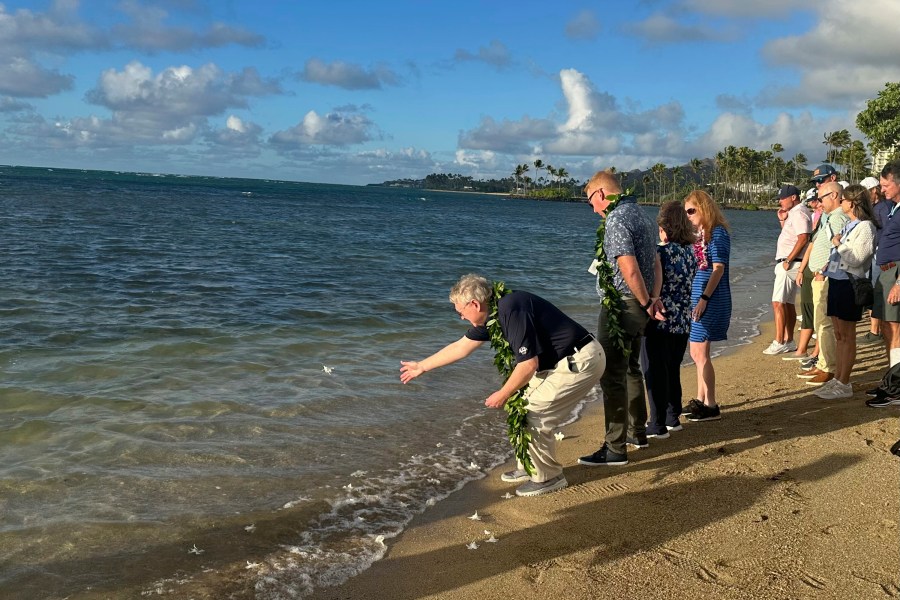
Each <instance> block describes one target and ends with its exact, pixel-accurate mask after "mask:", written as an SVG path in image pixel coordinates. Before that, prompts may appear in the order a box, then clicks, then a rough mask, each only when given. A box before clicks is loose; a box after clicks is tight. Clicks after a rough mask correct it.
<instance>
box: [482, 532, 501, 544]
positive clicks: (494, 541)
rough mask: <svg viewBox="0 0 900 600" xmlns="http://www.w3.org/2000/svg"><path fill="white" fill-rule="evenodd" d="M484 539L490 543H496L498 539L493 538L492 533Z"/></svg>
mask: <svg viewBox="0 0 900 600" xmlns="http://www.w3.org/2000/svg"><path fill="white" fill-rule="evenodd" d="M484 541H486V542H490V543H491V544H496V543H497V542H498V541H499V540H497V538H495V537H494V535H493V534H491V537H489V538H488V539H486V540H484Z"/></svg>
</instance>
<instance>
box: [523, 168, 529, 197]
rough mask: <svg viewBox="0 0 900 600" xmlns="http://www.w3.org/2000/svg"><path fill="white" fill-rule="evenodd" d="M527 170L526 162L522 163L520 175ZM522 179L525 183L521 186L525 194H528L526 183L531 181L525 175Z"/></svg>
mask: <svg viewBox="0 0 900 600" xmlns="http://www.w3.org/2000/svg"><path fill="white" fill-rule="evenodd" d="M527 172H528V163H522V175H525V173H527ZM523 181H524V182H525V185H524V186H523V187H524V188H525V194H526V195H527V194H528V184H529V183H530V182H531V177H528V176H527V175H525V177H524V179H523Z"/></svg>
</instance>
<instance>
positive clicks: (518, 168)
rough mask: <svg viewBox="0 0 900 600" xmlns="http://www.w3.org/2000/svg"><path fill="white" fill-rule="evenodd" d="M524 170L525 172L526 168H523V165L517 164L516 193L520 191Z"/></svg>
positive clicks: (515, 175) (515, 172) (514, 172)
mask: <svg viewBox="0 0 900 600" xmlns="http://www.w3.org/2000/svg"><path fill="white" fill-rule="evenodd" d="M524 172H525V170H524V169H522V165H516V170H515V171H513V177H515V179H516V193H517V194H518V193H519V178H520V177H521V176H522V174H523V173H524Z"/></svg>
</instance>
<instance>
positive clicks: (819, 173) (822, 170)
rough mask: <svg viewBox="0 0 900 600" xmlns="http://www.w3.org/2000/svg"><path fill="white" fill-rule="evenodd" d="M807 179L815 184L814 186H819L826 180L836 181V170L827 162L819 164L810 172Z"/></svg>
mask: <svg viewBox="0 0 900 600" xmlns="http://www.w3.org/2000/svg"><path fill="white" fill-rule="evenodd" d="M809 180H810V181H811V182H813V183H814V184H816V187H819V186H820V185H822V184H823V183H825V182H826V181H837V171H836V170H835V169H834V167H832V166H831V165H829V164H824V165H819V166H818V167H816V170H815V171H813V172H812V176H811V177H810V178H809Z"/></svg>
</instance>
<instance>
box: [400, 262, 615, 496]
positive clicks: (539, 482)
mask: <svg viewBox="0 0 900 600" xmlns="http://www.w3.org/2000/svg"><path fill="white" fill-rule="evenodd" d="M493 293H494V292H493V286H492V285H491V282H489V281H488V280H487V279H485V278H484V277H481V276H479V275H465V276H463V277H462V278H461V279H460V280H459V281H458V282H457V283H456V285H454V286H453V289H451V290H450V301H451V302H452V303H453V306H454V308H455V309H456V312H457V313H458V314H459V317H460V319H463V320H464V321H468V322H469V323H471V324H472V327H471V328H470V329H469V330H468V331H467V332H466V334H465V335H464V336H463V337H461V338H460V339H458V340H457V341H455V342H453V343H451V344H448V345H447V346H445V347H444V348H442V349H441V350H439V351H437V352H435V353H434V354H432V355H431V356H429V357H428V358H426V359H423V360H421V361H400V364H401V365H402V366H401V368H400V381H402V382H403V383H409V382H410V381H412V380H413V379H415V378H416V377H418V376H419V375H421V374H422V373H425V372H426V371H431V370H434V369H437V368H439V367H443V366H445V365H449V364H451V363H454V362H456V361H458V360H461V359H463V358H465V357H467V356H469V355H470V354H472V352H474V351H475V349H476V348H478V347H479V346H481V345H482V344H483V343H485V342H490V339H491V336H490V333H489V332H488V327H487V320H488V315H489V314H490V312H491V303H492V296H493ZM497 321H498V322H499V325H500V328H501V331H502V334H503V338H504V339H505V340H506V341H507V342H508V343H509V347H510V349H511V350H512V352H513V353H514V354H515V368H514V369H513V371H512V373H511V374H510V376H509V378H508V379H507V380H506V382H505V383H504V384H503V386H502V387H501V388H500V389H499V390H497V391H496V392H494V393H493V394H491V395H490V396H488V398H487V400H485V402H484V404H485V406H489V407H491V408H501V407H503V405H504V404H506V401H507V400H509V398H510V397H511V396H513V395H514V394H515V393H516V392H517V391H518V390H520V389H522V388H523V387H524V386H525V385H527V386H528V389H527V390H526V395H525V399H526V400H527V401H528V428H529V430H530V432H531V443H530V444H529V445H528V454H529V456H530V458H531V462H532V464H533V465H534V469H535V472H534V474H533V475H531V476H529V475H528V473H527V472H526V471H525V469H524V468H522V465H517V468H516V469H515V470H514V471H509V472H507V473H504V474H503V476H502V479H503V481H507V482H519V481H526V483H524V484H523V485H521V486H520V487H519V488H518V489H516V494H517V495H519V496H536V495H538V494H545V493H547V492H552V491H554V490H560V489H563V488H564V487H566V486H567V485H568V483H567V482H566V478H565V476H563V469H562V465H561V464H560V463H559V461H558V460H557V459H556V438H555V437H554V436H553V432H554V430H555V429H556V428H558V427H559V426H560V424H562V423H563V422H564V421H565V419H567V418H568V417H569V415H570V414H571V413H572V410H573V409H574V408H575V406H576V405H577V404H578V402H579V401H580V400H581V399H582V398H584V397H585V396H586V395H587V393H588V392H590V391H591V389H593V387H594V386H595V385H596V383H597V381H599V380H600V377H601V376H602V375H603V370H604V368H605V367H606V357H605V355H604V354H603V348H602V347H601V346H600V344H599V343H598V342H597V341H596V340H595V339H594V337H593V336H592V335H591V334H589V333H588V331H587V330H586V329H585V328H584V327H582V326H581V325H579V324H578V323H576V322H575V321H574V320H572V319H571V318H570V317H568V316H567V315H566V314H565V313H563V312H562V311H561V310H559V309H558V308H556V306H554V305H553V304H551V303H550V302H547V301H546V300H544V299H543V298H541V297H539V296H536V295H534V294H530V293H528V292H518V291H516V292H511V293H509V294H507V295H505V296H503V297H502V298H500V299H499V301H497Z"/></svg>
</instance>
